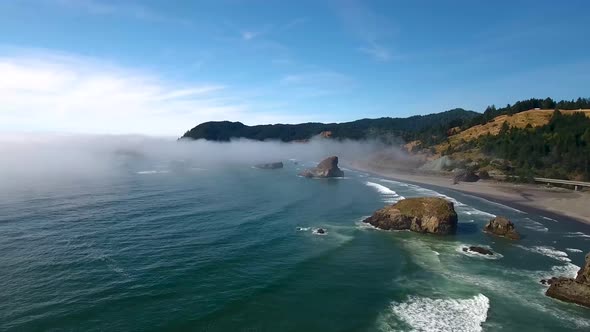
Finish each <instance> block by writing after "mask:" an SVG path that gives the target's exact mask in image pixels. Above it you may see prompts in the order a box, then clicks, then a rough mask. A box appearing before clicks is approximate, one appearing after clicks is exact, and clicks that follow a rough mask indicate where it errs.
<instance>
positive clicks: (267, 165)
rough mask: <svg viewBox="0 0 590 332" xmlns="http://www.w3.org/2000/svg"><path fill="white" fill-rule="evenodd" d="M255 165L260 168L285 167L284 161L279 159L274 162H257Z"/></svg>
mask: <svg viewBox="0 0 590 332" xmlns="http://www.w3.org/2000/svg"><path fill="white" fill-rule="evenodd" d="M254 167H256V168H260V169H278V168H283V162H282V161H278V162H274V163H266V164H257V165H255V166H254Z"/></svg>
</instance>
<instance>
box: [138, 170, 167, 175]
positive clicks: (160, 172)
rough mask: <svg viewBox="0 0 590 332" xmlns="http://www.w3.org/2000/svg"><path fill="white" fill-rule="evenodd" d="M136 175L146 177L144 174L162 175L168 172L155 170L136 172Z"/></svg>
mask: <svg viewBox="0 0 590 332" xmlns="http://www.w3.org/2000/svg"><path fill="white" fill-rule="evenodd" d="M136 173H137V174H141V175H146V174H164V173H168V171H156V170H149V171H139V172H136Z"/></svg>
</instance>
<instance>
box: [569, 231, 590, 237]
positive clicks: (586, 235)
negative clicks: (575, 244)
mask: <svg viewBox="0 0 590 332" xmlns="http://www.w3.org/2000/svg"><path fill="white" fill-rule="evenodd" d="M565 237H584V238H590V235H588V234H586V233H582V232H569V233H566V235H565Z"/></svg>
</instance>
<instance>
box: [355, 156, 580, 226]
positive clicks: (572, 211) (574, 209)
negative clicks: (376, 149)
mask: <svg viewBox="0 0 590 332" xmlns="http://www.w3.org/2000/svg"><path fill="white" fill-rule="evenodd" d="M351 166H352V167H353V168H355V169H358V170H362V171H365V172H370V173H374V174H377V175H379V176H383V177H386V178H390V179H393V180H400V181H406V182H414V183H416V184H426V185H430V186H437V187H444V188H448V189H452V190H457V191H460V192H462V193H467V194H472V195H475V196H479V197H482V198H485V199H488V200H492V201H496V202H498V203H502V204H505V205H508V206H512V207H514V208H517V209H521V210H529V211H530V210H537V211H544V212H546V213H549V214H551V215H553V216H560V215H563V216H567V217H569V218H571V219H574V220H577V221H580V222H583V223H586V224H588V225H590V193H587V192H580V191H572V190H568V189H563V188H557V187H546V186H543V185H532V184H513V183H506V182H498V181H494V180H480V181H478V182H472V183H468V182H461V183H459V184H452V181H451V179H450V177H448V176H437V175H426V174H416V173H411V172H409V171H403V170H399V169H393V168H385V167H378V166H375V165H371V164H368V163H366V162H354V163H352V164H351Z"/></svg>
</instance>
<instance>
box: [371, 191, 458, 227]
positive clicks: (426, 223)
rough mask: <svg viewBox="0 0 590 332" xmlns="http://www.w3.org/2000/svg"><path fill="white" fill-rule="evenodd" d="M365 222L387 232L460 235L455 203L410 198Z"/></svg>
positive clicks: (433, 198)
mask: <svg viewBox="0 0 590 332" xmlns="http://www.w3.org/2000/svg"><path fill="white" fill-rule="evenodd" d="M363 222H366V223H369V224H371V225H373V226H375V227H377V228H380V229H385V230H406V229H409V230H411V231H414V232H419V233H433V234H442V235H446V234H454V233H455V232H456V231H457V213H456V212H455V208H454V206H453V203H452V202H449V201H447V200H445V199H442V198H439V197H417V198H407V199H404V200H401V201H399V202H397V203H395V204H393V205H389V206H386V207H384V208H382V209H380V210H377V211H376V212H375V213H373V215H372V216H370V217H369V218H367V219H365V220H363Z"/></svg>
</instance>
